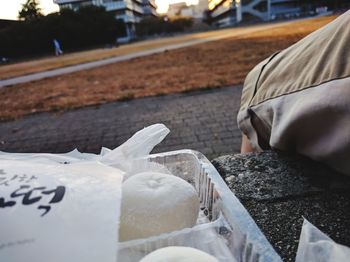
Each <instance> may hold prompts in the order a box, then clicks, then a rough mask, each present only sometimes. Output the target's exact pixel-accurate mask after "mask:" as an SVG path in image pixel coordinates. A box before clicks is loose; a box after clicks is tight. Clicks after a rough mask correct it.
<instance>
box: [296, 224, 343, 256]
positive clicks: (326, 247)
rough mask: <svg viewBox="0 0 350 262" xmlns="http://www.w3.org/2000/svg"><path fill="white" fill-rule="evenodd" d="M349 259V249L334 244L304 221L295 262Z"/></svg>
mask: <svg viewBox="0 0 350 262" xmlns="http://www.w3.org/2000/svg"><path fill="white" fill-rule="evenodd" d="M349 258H350V248H348V247H346V246H343V245H340V244H337V243H335V242H334V241H333V240H332V239H331V238H329V237H328V236H327V235H326V234H324V233H322V231H320V230H319V229H318V228H316V227H315V226H314V225H312V224H311V223H310V222H309V221H307V220H306V219H304V223H303V228H302V231H301V235H300V240H299V247H298V252H297V256H296V260H295V261H296V262H305V261H307V262H343V261H344V262H345V261H349Z"/></svg>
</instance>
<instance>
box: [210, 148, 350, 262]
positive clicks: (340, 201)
mask: <svg viewBox="0 0 350 262" xmlns="http://www.w3.org/2000/svg"><path fill="white" fill-rule="evenodd" d="M212 162H213V164H214V166H215V167H216V168H217V169H218V171H219V173H220V174H221V176H222V177H223V178H224V179H225V181H226V182H227V184H228V185H229V187H230V189H231V190H232V192H234V193H235V195H236V196H237V197H238V198H239V199H240V201H241V202H242V204H243V205H244V206H245V207H246V208H247V210H248V212H249V213H250V214H251V216H252V217H253V219H254V220H255V222H256V223H257V225H258V226H259V227H260V228H261V230H262V232H263V233H264V234H265V235H266V237H267V239H268V240H269V241H270V243H271V244H272V245H273V247H274V248H275V249H276V251H277V252H278V253H279V254H280V255H281V257H282V259H283V260H284V261H295V255H296V251H297V247H298V243H299V236H300V232H301V227H302V223H303V217H305V218H306V219H307V220H309V221H310V222H311V223H313V224H314V225H315V226H316V227H318V228H319V229H320V230H321V231H323V232H324V233H326V234H327V235H329V236H330V237H331V238H332V239H333V240H334V241H336V242H338V243H340V244H343V245H347V246H350V177H346V176H343V175H339V174H337V173H335V172H334V171H332V170H330V169H328V168H327V167H325V166H323V165H322V164H319V163H315V162H313V161H311V160H309V159H306V158H303V157H300V156H287V155H281V154H278V153H276V152H272V151H267V152H262V153H251V154H237V155H227V156H221V157H219V158H216V159H214V160H213V161H212Z"/></svg>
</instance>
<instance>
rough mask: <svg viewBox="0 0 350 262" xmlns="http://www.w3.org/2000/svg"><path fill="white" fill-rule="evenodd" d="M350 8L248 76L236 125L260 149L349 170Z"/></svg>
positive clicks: (349, 171) (271, 58) (267, 60)
mask: <svg viewBox="0 0 350 262" xmlns="http://www.w3.org/2000/svg"><path fill="white" fill-rule="evenodd" d="M349 76H350V11H348V12H347V13H345V14H343V15H342V16H340V17H338V18H337V19H336V20H334V21H333V22H331V23H330V24H328V25H326V26H325V27H323V28H321V29H319V30H317V31H315V32H313V33H312V34H310V35H309V36H307V37H305V38H304V39H302V40H301V41H299V42H297V43H296V44H294V45H292V46H291V47H289V48H287V49H285V50H283V51H281V52H279V53H276V54H273V55H272V56H271V57H269V58H268V59H266V60H264V61H263V62H261V63H260V64H258V65H257V66H256V67H255V68H254V69H253V70H252V71H251V72H250V73H249V74H248V76H247V78H246V80H245V83H244V88H243V92H242V100H241V108H240V111H239V114H238V119H237V120H238V125H239V127H240V129H241V130H242V132H243V133H244V134H246V135H247V136H248V138H249V140H250V141H251V143H252V146H253V147H255V148H256V149H257V150H264V149H269V148H273V149H278V150H283V151H291V152H296V153H300V154H303V155H305V156H307V157H310V158H312V159H315V160H317V161H322V162H324V163H326V164H328V165H329V166H331V167H332V168H334V169H336V170H338V171H340V172H342V173H345V174H349V175H350V79H349Z"/></svg>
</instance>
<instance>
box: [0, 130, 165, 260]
mask: <svg viewBox="0 0 350 262" xmlns="http://www.w3.org/2000/svg"><path fill="white" fill-rule="evenodd" d="M168 133H169V129H168V128H166V127H165V126H164V125H162V124H156V125H153V126H150V127H147V128H145V129H143V130H141V131H139V132H137V133H136V134H135V135H134V136H133V137H132V138H130V139H129V140H128V141H126V142H125V143H124V144H123V145H121V146H120V147H118V148H116V149H114V150H110V149H107V148H102V150H101V153H100V154H99V155H95V154H85V153H80V152H79V151H78V150H74V151H72V152H69V153H66V154H12V153H5V152H0V221H1V223H0V261H6V262H22V261H36V262H41V261H43V262H44V261H50V262H56V261H57V262H58V261H65V262H70V261H84V262H95V261H104V262H108V261H111V262H112V261H113V262H115V261H116V260H117V242H118V224H119V213H120V202H121V183H122V179H123V175H127V176H130V175H132V174H135V173H138V172H142V171H162V172H166V169H165V168H164V167H162V166H160V165H156V164H153V163H150V162H149V161H148V160H146V156H147V155H148V154H149V153H150V152H151V150H152V149H153V147H154V146H156V145H157V144H158V143H160V142H161V141H162V140H163V139H164V138H165V136H166V135H167V134H168Z"/></svg>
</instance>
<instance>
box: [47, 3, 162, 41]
mask: <svg viewBox="0 0 350 262" xmlns="http://www.w3.org/2000/svg"><path fill="white" fill-rule="evenodd" d="M53 1H54V3H56V4H58V5H59V7H60V9H62V8H69V9H72V10H78V9H79V8H81V7H84V6H89V5H95V6H103V7H104V8H105V9H106V11H108V12H113V13H114V14H115V18H116V19H121V20H123V21H124V23H125V25H126V33H127V35H126V36H125V37H121V38H118V41H119V42H128V41H130V40H132V39H134V38H135V37H136V29H135V25H136V24H137V23H138V22H140V21H141V19H142V18H144V17H146V16H156V15H157V12H156V9H157V6H156V4H155V0H53Z"/></svg>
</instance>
